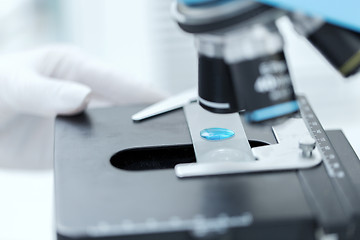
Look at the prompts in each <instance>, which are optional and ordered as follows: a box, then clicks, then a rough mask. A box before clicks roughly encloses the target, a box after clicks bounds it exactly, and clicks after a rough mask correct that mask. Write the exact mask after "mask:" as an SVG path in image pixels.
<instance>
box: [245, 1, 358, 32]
mask: <svg viewBox="0 0 360 240" xmlns="http://www.w3.org/2000/svg"><path fill="white" fill-rule="evenodd" d="M240 1H241V0H240ZM258 1H259V2H262V3H266V4H270V5H272V6H274V7H278V8H283V9H285V10H290V11H295V12H302V13H304V14H307V15H309V16H313V17H320V18H322V19H324V20H325V21H327V22H329V23H333V24H336V25H339V26H342V27H345V28H349V29H352V30H355V31H358V32H360V0H258Z"/></svg>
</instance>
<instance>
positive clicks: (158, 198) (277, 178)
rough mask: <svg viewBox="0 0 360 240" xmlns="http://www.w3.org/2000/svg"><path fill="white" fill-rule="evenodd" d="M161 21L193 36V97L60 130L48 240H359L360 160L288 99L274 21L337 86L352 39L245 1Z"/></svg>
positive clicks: (85, 118)
mask: <svg viewBox="0 0 360 240" xmlns="http://www.w3.org/2000/svg"><path fill="white" fill-rule="evenodd" d="M172 13H173V16H174V18H175V19H176V21H177V23H178V25H179V26H180V28H181V29H182V30H184V31H185V32H188V33H191V34H194V36H195V43H196V44H195V45H196V49H197V52H198V58H199V61H198V64H199V65H198V67H199V82H198V91H197V93H196V92H195V93H194V92H188V93H186V94H185V95H182V96H180V97H179V96H177V97H174V98H172V99H170V100H165V102H162V103H158V104H156V105H155V106H150V107H149V108H147V109H145V110H144V111H142V112H140V113H146V114H145V115H144V114H140V115H139V113H138V112H139V111H140V110H142V109H143V108H144V107H145V106H125V107H112V108H105V109H92V110H87V111H86V112H85V113H83V114H81V115H78V116H74V117H57V119H56V125H55V148H54V159H55V166H54V168H55V201H56V204H55V208H56V209H55V210H56V231H57V239H58V240H70V239H72V240H74V239H78V240H90V239H104V240H105V239H109V240H110V239H114V240H115V239H223V240H230V239H244V240H259V239H274V240H275V239H276V240H282V239H283V240H302V239H309V240H356V239H360V205H359V203H360V175H359V173H360V162H359V159H358V157H357V156H356V154H355V153H354V151H353V149H352V148H351V146H350V144H349V143H348V141H347V140H346V138H345V136H344V134H343V133H342V132H341V131H340V130H332V131H325V130H324V129H323V127H322V126H321V123H320V121H319V120H318V118H317V117H316V115H315V113H314V112H313V110H312V108H311V106H310V104H309V103H308V101H307V100H306V98H305V97H303V96H296V94H295V93H294V89H293V86H292V82H291V76H290V74H289V70H288V67H287V63H286V57H285V54H284V51H283V46H284V43H283V40H282V37H281V34H280V33H279V31H278V29H277V27H276V24H275V21H276V20H277V19H278V18H279V17H281V16H285V15H287V16H289V18H290V19H291V21H292V23H293V25H294V27H295V29H296V31H297V32H298V33H300V34H301V35H303V36H304V37H306V38H307V39H308V40H309V41H310V42H311V43H312V44H313V45H314V46H315V47H316V48H317V49H318V51H319V52H320V53H322V54H323V55H324V57H325V58H326V59H327V60H328V61H329V62H330V63H331V64H332V65H333V66H334V68H336V69H337V70H338V71H339V72H340V73H341V74H342V75H343V76H345V77H347V76H350V75H352V74H354V73H356V72H357V71H358V70H359V68H360V54H359V49H360V34H359V33H357V32H355V31H353V30H349V29H345V28H342V27H339V26H335V25H332V24H330V23H327V22H325V21H323V20H321V19H318V18H313V17H309V16H306V15H303V14H300V13H294V12H288V11H285V10H283V9H279V8H274V7H272V6H270V5H265V4H262V3H259V2H254V1H241V0H178V1H177V2H175V3H174V4H173V5H172ZM169 103H171V104H170V105H171V107H169V105H166V104H169ZM164 106H165V107H164ZM174 106H175V107H174ZM159 108H164V109H162V110H160V111H159ZM154 109H157V112H158V113H164V112H166V113H164V114H157V113H154V112H153V113H151V111H153V110H154ZM168 110H172V111H168ZM155 112H156V111H155ZM146 116H148V117H150V116H151V118H147V117H146Z"/></svg>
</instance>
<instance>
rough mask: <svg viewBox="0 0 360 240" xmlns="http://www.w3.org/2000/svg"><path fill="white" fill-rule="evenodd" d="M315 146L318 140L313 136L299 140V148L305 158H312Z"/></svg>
mask: <svg viewBox="0 0 360 240" xmlns="http://www.w3.org/2000/svg"><path fill="white" fill-rule="evenodd" d="M315 146H316V141H315V139H313V138H312V137H306V138H303V139H300V141H299V148H300V149H301V150H302V156H303V157H304V158H311V156H312V152H313V150H314V149H315Z"/></svg>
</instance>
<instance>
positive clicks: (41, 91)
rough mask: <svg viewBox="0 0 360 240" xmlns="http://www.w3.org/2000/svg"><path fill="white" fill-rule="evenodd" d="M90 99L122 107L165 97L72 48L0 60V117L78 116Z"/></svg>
mask: <svg viewBox="0 0 360 240" xmlns="http://www.w3.org/2000/svg"><path fill="white" fill-rule="evenodd" d="M91 96H100V97H102V98H105V99H107V100H109V101H111V102H113V103H116V104H128V103H140V102H154V101H158V100H160V99H162V98H163V97H164V96H165V94H164V93H162V92H160V91H158V90H154V89H151V88H150V87H149V86H145V85H142V84H140V83H139V82H134V81H133V80H130V79H128V78H125V77H123V76H121V75H119V73H117V72H116V71H115V70H114V69H111V68H109V67H107V66H105V65H104V64H101V63H99V62H97V61H95V60H94V59H92V58H90V57H88V56H85V55H84V54H83V53H81V52H80V51H79V50H78V49H77V48H75V47H69V46H62V45H60V46H59V45H55V46H48V47H45V48H41V49H37V50H32V51H28V52H25V53H21V54H12V55H4V56H0V111H1V110H4V109H11V110H14V111H16V112H19V113H28V114H34V115H38V116H54V115H57V114H61V115H71V114H76V113H79V112H81V111H83V110H84V109H85V108H86V106H87V104H88V102H89V100H90V98H91Z"/></svg>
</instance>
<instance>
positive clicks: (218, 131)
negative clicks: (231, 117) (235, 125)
mask: <svg viewBox="0 0 360 240" xmlns="http://www.w3.org/2000/svg"><path fill="white" fill-rule="evenodd" d="M234 135H235V133H234V131H232V130H230V129H226V128H205V129H203V130H201V131H200V136H201V137H202V138H204V139H206V140H209V141H220V140H225V139H228V138H231V137H233V136H234Z"/></svg>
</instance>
